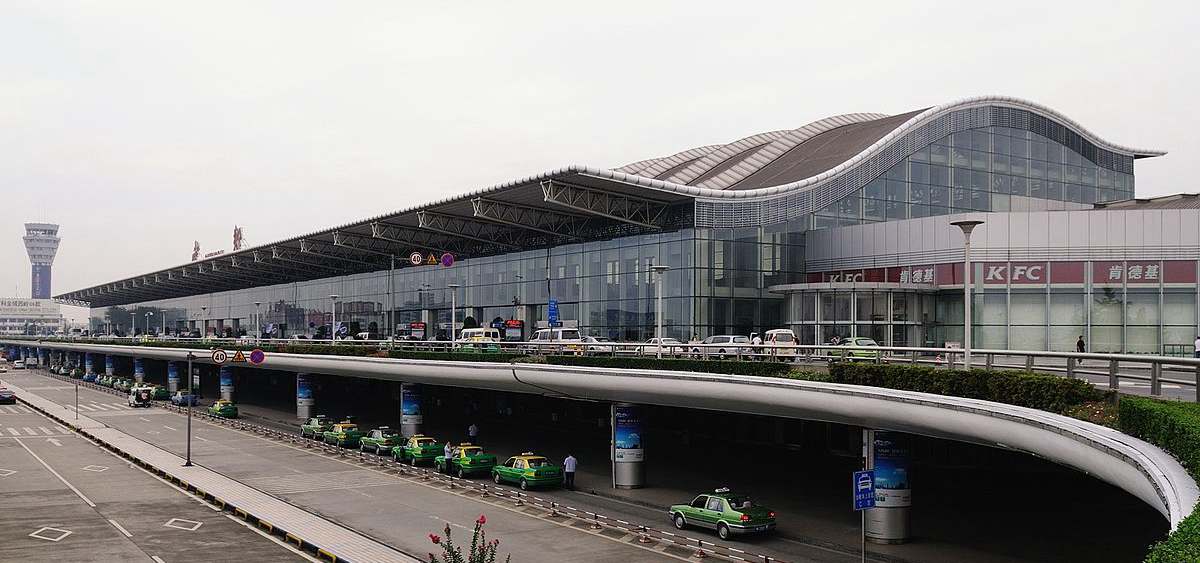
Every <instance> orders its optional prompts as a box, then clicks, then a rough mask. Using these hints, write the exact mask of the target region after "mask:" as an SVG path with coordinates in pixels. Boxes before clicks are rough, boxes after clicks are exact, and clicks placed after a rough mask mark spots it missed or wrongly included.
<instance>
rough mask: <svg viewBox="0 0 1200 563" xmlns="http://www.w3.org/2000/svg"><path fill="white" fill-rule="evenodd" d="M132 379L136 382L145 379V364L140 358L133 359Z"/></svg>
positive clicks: (142, 381) (141, 381)
mask: <svg viewBox="0 0 1200 563" xmlns="http://www.w3.org/2000/svg"><path fill="white" fill-rule="evenodd" d="M133 380H134V381H136V382H138V383H144V382H145V381H146V365H145V363H144V362H143V361H142V359H141V358H134V359H133Z"/></svg>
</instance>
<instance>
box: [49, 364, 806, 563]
mask: <svg viewBox="0 0 1200 563" xmlns="http://www.w3.org/2000/svg"><path fill="white" fill-rule="evenodd" d="M45 375H48V376H49V377H52V378H54V379H58V380H61V381H69V382H75V383H79V384H80V385H83V386H84V387H86V388H89V389H93V390H96V391H101V392H105V393H109V394H113V395H118V396H121V395H123V394H122V393H121V392H120V391H117V390H115V389H113V388H111V387H104V386H102V385H97V384H95V383H91V382H83V381H79V380H77V379H72V378H70V377H68V376H64V375H59V374H55V373H47V374H45ZM154 406H157V407H160V408H162V409H165V410H168V411H171V412H174V413H176V414H183V413H185V412H186V411H187V407H186V406H177V405H173V404H171V403H169V402H163V401H155V402H154ZM192 416H194V417H196V418H199V419H202V420H204V421H206V422H209V423H211V424H218V425H221V426H225V427H229V428H232V429H236V430H240V431H243V432H250V433H253V434H257V435H259V436H262V437H265V438H267V439H271V440H274V441H277V442H281V443H286V444H291V445H293V446H298V447H303V448H304V449H306V450H319V451H320V452H321V453H323V454H325V455H330V456H337V457H338V458H341V459H345V460H347V461H350V462H352V463H356V464H366V465H371V466H375V467H376V468H384V469H383V471H385V472H389V473H390V474H391V475H394V476H397V477H403V478H407V479H408V480H419V481H422V482H427V483H428V482H432V483H433V484H440V485H444V486H445V488H446V489H447V490H449V491H451V492H455V493H457V494H462V493H475V494H477V495H478V496H479V498H484V499H486V498H488V497H494V498H496V499H497V501H510V502H512V505H513V506H514V507H525V506H532V507H535V508H541V509H543V510H546V511H547V512H548V513H549V514H548V516H549V517H552V518H571V519H574V520H579V521H582V522H589V523H590V525H589V528H590V529H591V530H592V531H600V530H605V529H612V530H618V531H621V532H624V533H627V534H631V535H633V536H636V537H637V542H638V543H639V544H642V545H648V544H652V543H656V542H665V543H669V544H672V545H675V546H678V547H681V548H686V549H689V550H692V556H693V557H696V558H705V557H709V556H716V557H721V558H725V559H729V560H732V561H762V562H763V563H788V561H787V560H784V559H779V558H776V557H772V556H770V555H764V554H756V553H751V552H749V551H745V550H741V549H737V548H735V547H730V546H728V545H723V544H719V543H715V542H712V541H708V540H705V539H703V538H695V537H691V536H687V535H684V534H682V533H678V532H672V531H668V530H660V529H658V528H655V527H653V526H647V525H645V524H638V523H634V522H629V521H627V520H622V519H620V518H616V517H611V516H606V515H604V514H599V513H596V512H592V511H588V510H584V509H581V508H576V507H573V506H570V505H568V504H560V503H559V502H558V501H555V500H553V499H548V498H542V497H539V496H536V495H533V494H529V493H527V492H524V491H521V490H518V489H509V488H506V487H500V486H497V485H493V484H489V483H486V482H479V481H472V480H469V479H464V478H461V477H455V476H453V475H448V474H445V473H440V472H438V471H436V470H431V469H429V468H420V467H413V466H410V465H404V464H403V463H401V462H399V461H397V460H395V459H393V458H392V457H390V456H388V455H376V454H370V453H367V452H364V451H361V450H353V449H349V448H343V447H339V446H336V445H334V444H329V443H327V442H324V441H321V440H317V439H315V438H312V439H309V438H306V437H303V436H300V435H299V434H297V433H294V432H284V431H281V430H277V429H275V428H271V427H269V426H265V425H262V424H256V423H253V422H247V421H245V420H240V419H230V418H223V417H219V416H215V415H212V414H209V413H208V412H207V411H204V410H202V409H194V410H193V411H192Z"/></svg>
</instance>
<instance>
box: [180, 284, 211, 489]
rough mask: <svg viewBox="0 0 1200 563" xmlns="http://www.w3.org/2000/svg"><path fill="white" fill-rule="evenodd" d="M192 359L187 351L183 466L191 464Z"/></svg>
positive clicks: (194, 357) (193, 355)
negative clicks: (185, 434) (185, 447)
mask: <svg viewBox="0 0 1200 563" xmlns="http://www.w3.org/2000/svg"><path fill="white" fill-rule="evenodd" d="M206 308H207V307H206ZM194 359H196V355H195V354H193V353H191V352H188V354H187V363H188V367H187V378H188V386H187V389H188V392H187V460H185V461H184V462H183V466H184V467H191V466H192V401H193V400H194V399H195V397H196V394H195V392H194V391H192V378H193V377H195V376H194V375H192V360H194Z"/></svg>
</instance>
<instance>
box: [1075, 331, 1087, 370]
mask: <svg viewBox="0 0 1200 563" xmlns="http://www.w3.org/2000/svg"><path fill="white" fill-rule="evenodd" d="M1075 351H1076V352H1079V353H1080V354H1083V353H1084V352H1087V344H1085V343H1084V342H1083V335H1082V334H1081V335H1079V340H1076V341H1075ZM1078 363H1079V365H1083V358H1080V359H1079V362H1078Z"/></svg>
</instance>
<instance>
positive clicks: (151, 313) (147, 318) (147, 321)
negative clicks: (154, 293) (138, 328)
mask: <svg viewBox="0 0 1200 563" xmlns="http://www.w3.org/2000/svg"><path fill="white" fill-rule="evenodd" d="M153 316H154V311H147V312H146V315H145V317H146V336H150V317H153Z"/></svg>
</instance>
